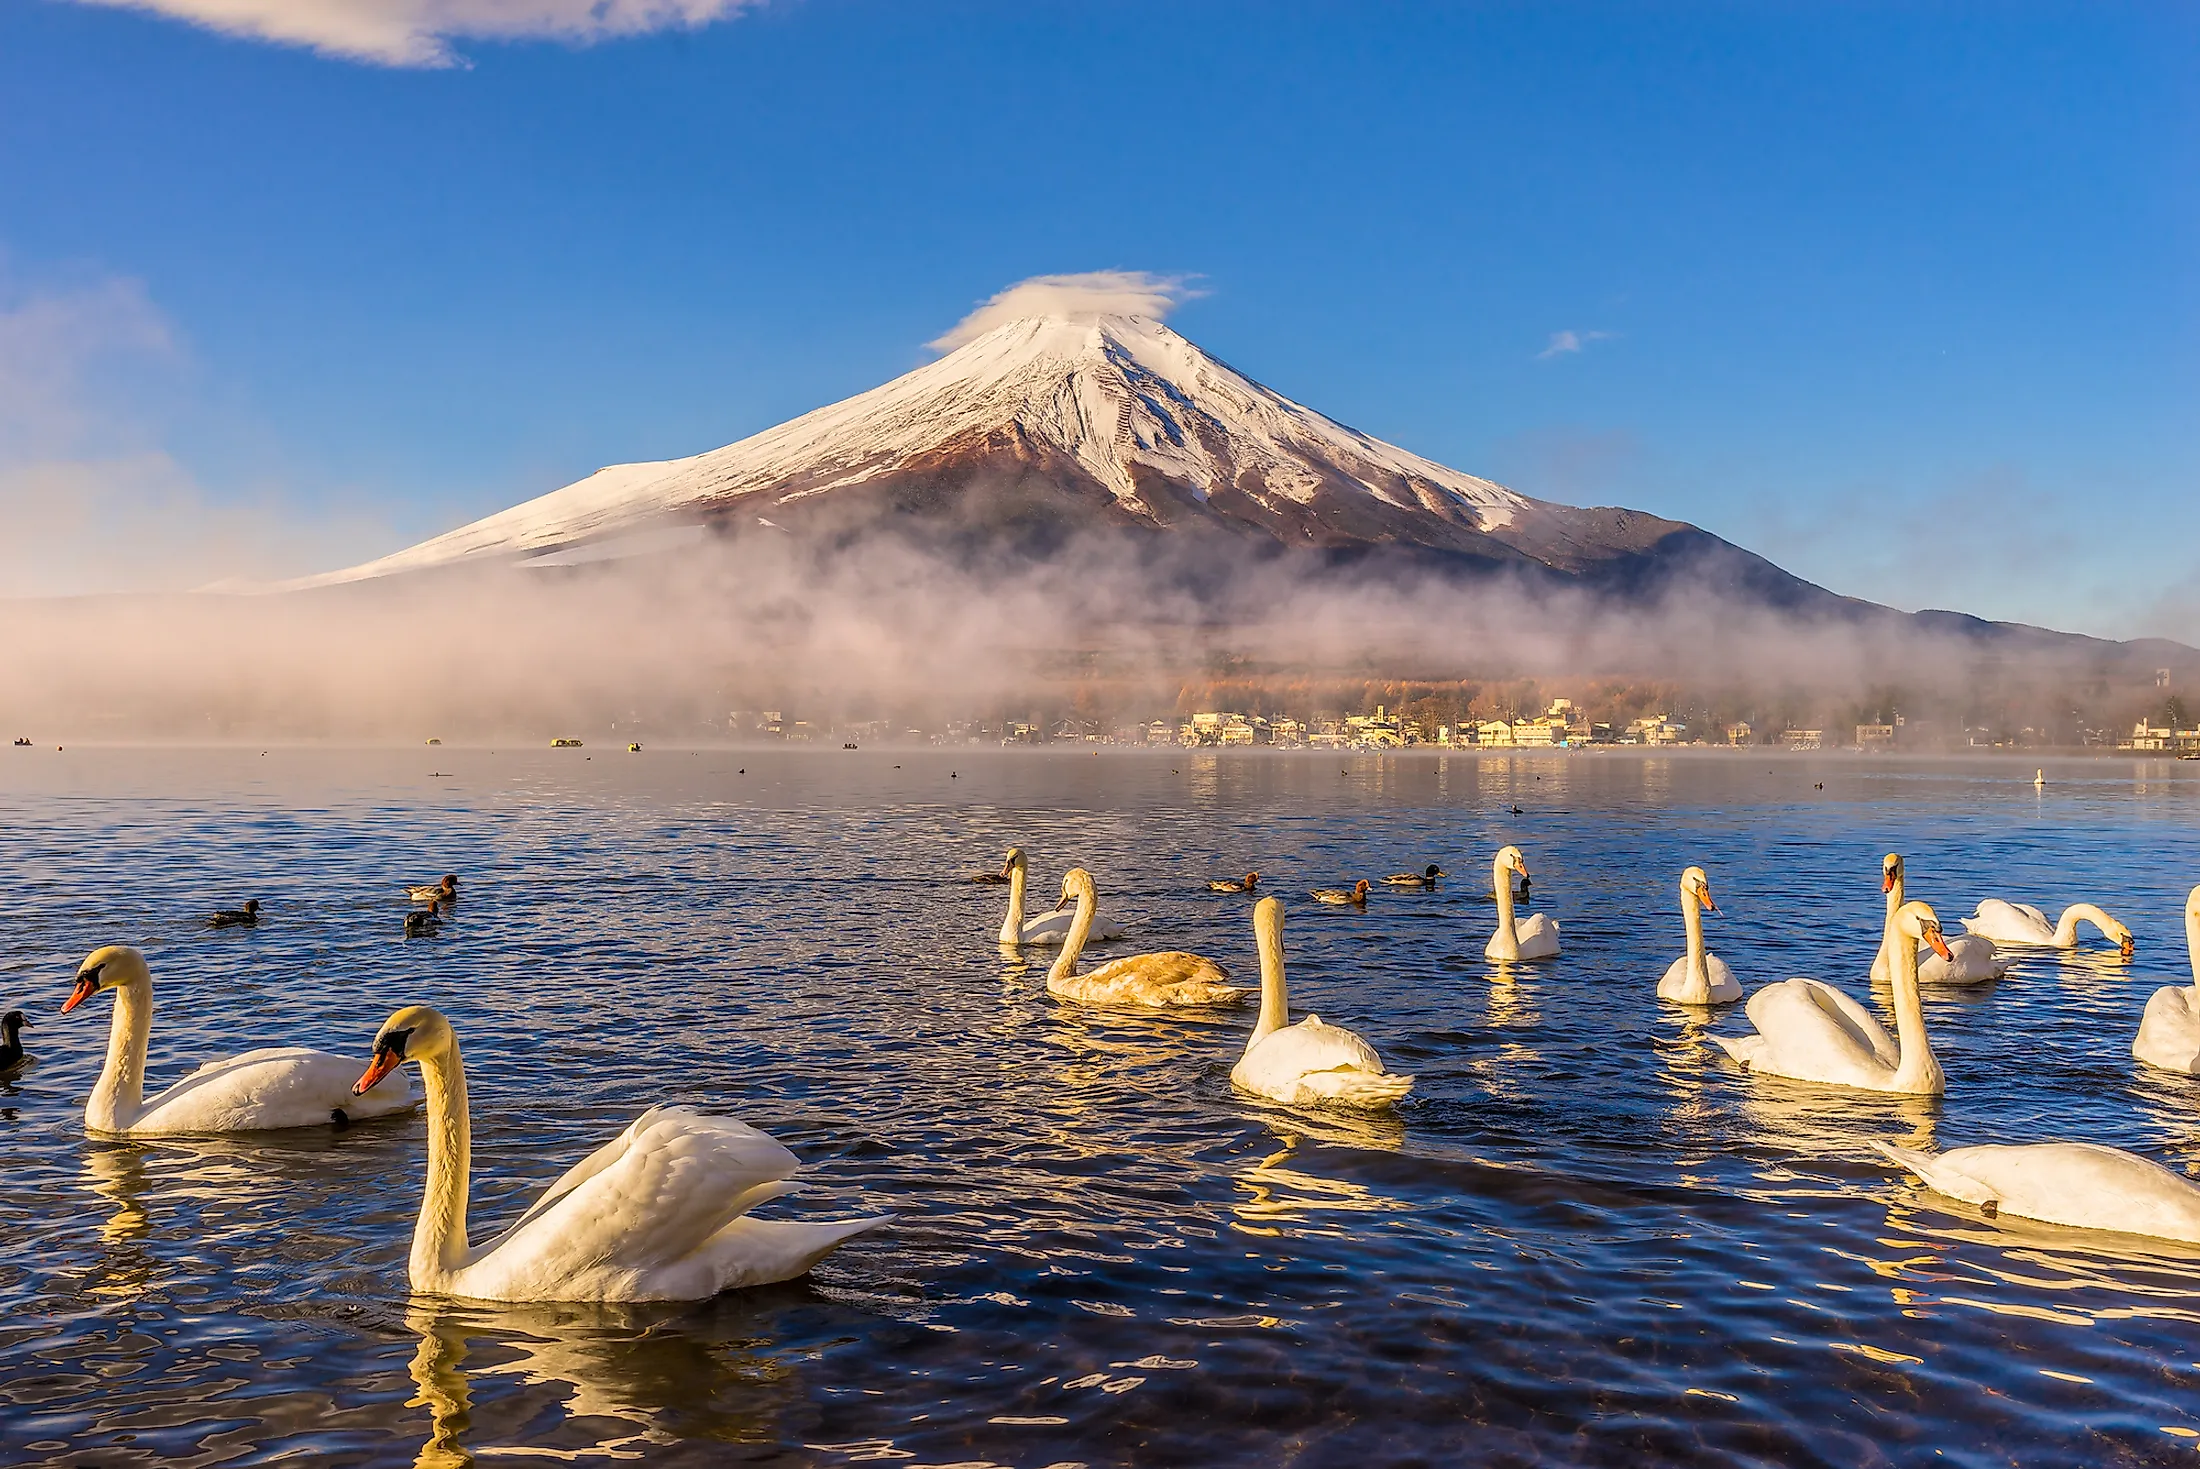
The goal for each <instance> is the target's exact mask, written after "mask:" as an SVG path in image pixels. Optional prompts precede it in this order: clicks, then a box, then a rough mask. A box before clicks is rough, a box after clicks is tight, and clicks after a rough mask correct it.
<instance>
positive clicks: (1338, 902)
mask: <svg viewBox="0 0 2200 1469" xmlns="http://www.w3.org/2000/svg"><path fill="white" fill-rule="evenodd" d="M1371 891H1372V889H1370V888H1369V887H1368V885H1367V879H1366V878H1364V877H1363V878H1361V879H1360V880H1359V881H1358V882H1356V883H1354V884H1352V886H1351V887H1349V888H1316V889H1314V891H1313V893H1312V894H1311V895H1310V896H1312V898H1313V899H1314V901H1315V902H1317V903H1327V904H1329V905H1330V906H1332V907H1336V908H1343V907H1354V908H1365V907H1366V906H1367V895H1368V893H1369V892H1371Z"/></svg>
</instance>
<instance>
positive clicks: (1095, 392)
mask: <svg viewBox="0 0 2200 1469" xmlns="http://www.w3.org/2000/svg"><path fill="white" fill-rule="evenodd" d="M1003 442H1009V443H1013V444H1014V445H1016V447H1017V450H1018V452H1019V453H1022V454H1024V455H1026V456H1027V457H1030V456H1033V455H1037V456H1040V457H1045V458H1049V459H1054V460H1059V461H1067V462H1068V463H1069V464H1071V465H1074V466H1075V469H1076V471H1077V472H1079V473H1081V474H1082V475H1084V476H1089V478H1090V479H1091V480H1092V481H1093V482H1095V483H1096V484H1098V485H1100V486H1102V487H1104V488H1105V490H1106V491H1107V492H1108V493H1109V494H1111V495H1112V496H1113V497H1114V504H1115V508H1116V510H1117V511H1118V512H1119V513H1120V514H1121V515H1122V516H1124V517H1127V518H1129V519H1130V520H1132V521H1134V522H1136V521H1146V522H1152V523H1155V524H1165V523H1168V516H1169V514H1170V507H1167V506H1162V505H1157V504H1155V503H1153V502H1152V499H1151V496H1150V494H1149V491H1148V487H1149V486H1150V485H1151V484H1152V483H1153V482H1154V481H1155V480H1156V479H1158V480H1159V481H1162V482H1164V483H1166V484H1167V485H1169V486H1171V487H1173V488H1174V489H1176V490H1178V491H1181V492H1183V493H1187V494H1189V495H1190V496H1191V497H1193V499H1194V500H1195V501H1197V502H1201V503H1204V502H1205V500H1206V499H1207V498H1208V497H1209V496H1211V495H1213V494H1215V493H1216V492H1218V491H1224V490H1228V491H1231V492H1234V493H1233V503H1239V504H1244V503H1245V502H1247V501H1249V502H1250V504H1249V505H1248V506H1247V509H1248V510H1250V511H1251V513H1253V514H1256V515H1261V516H1264V517H1267V518H1269V519H1270V520H1271V521H1272V522H1273V524H1272V525H1271V529H1272V530H1274V532H1275V533H1276V534H1278V535H1279V536H1280V535H1282V534H1283V532H1282V530H1281V529H1277V527H1279V526H1281V525H1282V524H1284V523H1285V522H1289V523H1290V524H1292V525H1294V526H1299V525H1302V523H1303V522H1305V521H1306V519H1307V518H1308V516H1309V515H1310V514H1311V511H1310V507H1312V506H1313V505H1314V503H1315V502H1316V500H1317V499H1318V498H1320V499H1322V500H1324V503H1330V504H1333V503H1334V502H1335V501H1336V500H1337V498H1338V497H1339V496H1340V495H1341V496H1343V497H1345V498H1347V499H1350V498H1351V497H1354V496H1364V497H1365V503H1364V506H1361V507H1357V508H1360V509H1364V510H1365V511H1366V512H1368V513H1370V514H1372V515H1374V516H1376V517H1377V519H1376V520H1375V521H1373V522H1371V523H1373V524H1376V525H1378V526H1380V527H1381V528H1382V529H1381V531H1380V533H1379V534H1380V536H1381V538H1384V539H1410V540H1415V541H1427V542H1428V543H1430V544H1445V545H1450V544H1455V543H1460V542H1466V541H1473V542H1479V541H1482V540H1483V539H1484V538H1485V537H1494V539H1495V540H1496V541H1499V542H1502V543H1503V544H1504V545H1506V546H1513V547H1523V546H1526V545H1530V544H1532V543H1540V542H1550V543H1554V544H1565V543H1572V542H1575V541H1578V540H1579V539H1580V537H1581V535H1582V534H1583V526H1582V525H1580V524H1578V523H1576V521H1575V517H1578V516H1579V515H1580V512H1574V511H1570V510H1568V509H1566V507H1562V506H1555V505H1547V504H1545V503H1544V502H1541V501H1536V500H1531V499H1529V498H1528V497H1526V496H1524V495H1519V494H1516V493H1514V492H1513V491H1511V490H1508V489H1506V488H1504V487H1503V486H1501V485H1497V484H1493V483H1491V482H1490V481H1488V480H1485V479H1478V478H1476V477H1475V476H1473V475H1468V474H1461V473H1459V472H1458V471H1457V470H1453V469H1448V468H1446V467H1445V466H1443V465H1441V464H1437V463H1435V462H1433V461H1432V460H1428V459H1424V458H1422V457H1421V456H1420V455H1418V454H1412V453H1408V452H1407V451H1406V450H1403V449H1400V448H1397V447H1395V446H1393V445H1390V444H1386V443H1384V442H1382V441H1381V440H1379V439H1374V438H1370V437H1368V436H1367V435H1366V434H1362V433H1359V432H1357V431H1355V430H1353V429H1349V428H1346V427H1344V426H1343V425H1342V424H1339V423H1336V422H1333V421H1332V420H1330V419H1328V418H1325V417H1323V416H1322V415H1321V414H1319V413H1316V412H1314V411H1313V410H1312V409H1309V408H1305V407H1302V406H1301V405H1299V404H1297V403H1294V402H1292V401H1291V400H1290V399H1288V398H1285V397H1283V396H1282V395H1281V394H1278V393H1275V392H1273V391H1271V390H1269V389H1268V388H1265V387H1263V386H1261V385H1260V384H1259V383H1257V382H1254V381H1253V380H1252V379H1251V378H1248V377H1246V376H1244V375H1243V374H1242V373H1239V372H1237V371H1236V370H1235V369H1233V368H1231V367H1229V366H1228V365H1226V364H1224V363H1223V362H1221V361H1219V360H1218V359H1216V358H1214V357H1211V356H1209V355H1208V354H1207V353H1206V352H1204V351H1202V350H1200V348H1198V347H1197V346H1195V345H1193V344H1192V343H1191V342H1189V341H1187V340H1185V339H1184V338H1183V337H1181V336H1179V335H1178V334H1177V333H1175V332H1173V331H1171V330H1170V329H1169V328H1167V327H1166V326H1163V325H1162V324H1161V323H1159V322H1157V321H1153V320H1149V319H1147V318H1145V317H1136V316H1108V315H1103V316H1097V317H1095V316H1083V317H1077V318H1066V317H1055V316H1045V317H1029V318H1025V319H1023V320H1019V321H1013V322H1010V323H1008V324H1006V325H1004V326H1001V327H998V328H996V329H994V330H993V331H990V332H988V333H986V334H985V335H983V336H981V337H979V338H977V339H976V340H974V341H971V342H969V343H968V344H966V345H964V346H962V347H960V348H958V349H957V350H955V351H954V352H951V353H949V354H948V355H947V356H945V357H943V358H941V359H940V360H939V361H937V362H935V363H932V364H931V365H929V366H927V367H921V368H919V369H917V370H916V371H914V372H911V373H908V374H906V375H904V376H902V377H899V378H896V379H894V380H893V381H892V382H889V383H887V384H885V385H883V386H881V387H877V388H873V389H872V390H871V391H869V392H867V393H860V394H858V395H856V396H855V397H853V398H848V399H846V400H844V401H842V402H839V403H835V404H832V405H830V406H828V407H825V408H820V409H818V410H816V411H815V412H812V413H806V414H804V415H802V416H801V417H800V418H796V419H793V420H791V421H789V422H787V423H783V424H781V425H779V426H778V427H776V428H771V429H766V430H765V431H764V432H762V433H760V434H755V435H752V436H751V437H749V438H746V439H743V440H741V441H740V442H738V443H735V444H730V445H728V446H726V447H725V448H723V449H715V450H712V451H711V452H709V453H707V454H698V455H695V456H694V457H692V458H688V459H669V460H664V461H661V462H658V463H649V464H619V465H613V466H612V467H610V468H608V469H601V470H598V471H597V472H596V473H594V474H592V475H590V476H589V477H588V478H586V479H584V480H581V481H579V482H577V483H575V484H571V485H568V486H566V487H565V488H564V489H561V490H555V491H552V492H551V493H550V494H547V495H544V496H542V497H540V498H539V499H535V500H530V501H528V502H526V503H525V504H522V505H517V506H514V507H513V508H512V509H510V510H506V511H503V512H501V513H499V514H496V515H491V516H489V517H487V518H486V519H483V520H478V521H475V522H474V523H473V524H471V525H467V526H462V527H460V528H459V529H457V530H454V531H451V532H449V533H448V534H445V535H441V536H437V537H435V538H434V539H432V540H429V541H424V542H422V543H421V544H419V545H417V546H413V547H411V548H410V549H407V550H404V551H400V552H397V553H396V554H394V555H391V556H385V557H383V558H382V559H380V560H378V561H371V562H368V563H366V564H365V565H362V566H357V567H353V568H351V569H350V570H348V571H339V572H332V573H329V574H327V575H324V576H318V577H311V578H307V579H305V580H303V581H300V582H294V583H291V584H290V585H291V586H293V587H305V586H320V585H328V584H332V583H336V582H345V581H356V580H361V579H365V578H369V577H378V576H386V575H390V574H393V573H397V572H404V571H412V570H420V569H426V568H429V567H436V566H444V565H449V564H452V563H457V562H463V561H469V560H475V559H484V560H501V559H512V558H523V559H532V558H535V557H538V556H542V555H544V554H547V553H553V552H559V551H564V550H566V549H568V548H571V547H573V546H575V545H577V544H581V543H586V542H590V541H595V540H599V539H602V538H606V537H612V536H617V535H621V534H624V533H627V532H631V531H636V530H640V529H643V528H645V527H648V526H651V525H662V524H667V523H671V524H678V523H682V522H687V523H702V522H704V521H707V520H709V519H710V518H712V517H713V516H714V515H720V514H724V513H726V512H727V511H728V510H729V509H730V508H732V507H733V505H734V503H735V502H744V503H743V508H745V509H746V508H753V509H755V510H756V511H757V512H758V513H759V514H761V513H764V512H766V511H768V510H769V509H770V508H772V507H776V506H795V505H797V504H798V503H799V502H802V501H804V500H810V499H813V498H814V497H817V496H822V495H828V494H831V493H832V492H833V491H834V490H837V489H842V488H844V487H848V486H855V485H864V484H875V483H879V482H882V481H888V480H891V479H892V478H893V477H894V476H895V475H896V474H897V473H900V472H903V471H904V470H907V469H909V468H910V467H911V466H914V465H920V464H922V465H924V466H926V467H927V468H933V469H936V467H937V464H938V462H939V461H940V459H941V457H942V456H943V455H945V456H948V457H950V458H951V457H952V456H953V455H954V454H956V453H957V452H959V451H958V448H957V446H970V445H977V444H987V443H991V444H999V443H1003ZM752 497H753V498H752ZM1345 508H1346V509H1347V510H1348V511H1349V510H1351V509H1353V508H1355V507H1352V506H1347V507H1345ZM1241 518H1243V517H1242V516H1241ZM1643 520H1644V521H1646V522H1651V523H1654V524H1656V525H1661V526H1662V525H1669V524H1670V522H1656V521H1652V518H1650V517H1643ZM1418 524H1426V525H1427V527H1428V529H1429V531H1430V532H1431V533H1432V534H1434V535H1435V537H1436V539H1434V540H1428V538H1427V537H1424V536H1422V535H1420V534H1417V533H1415V531H1414V530H1413V529H1412V528H1413V527H1414V526H1415V525H1418ZM1400 525H1404V526H1405V527H1407V529H1406V530H1405V531H1404V532H1403V533H1401V532H1399V531H1398V530H1397V529H1396V527H1398V526H1400ZM1300 533H1303V534H1307V535H1309V536H1311V535H1312V532H1311V531H1303V530H1302V531H1301V532H1300Z"/></svg>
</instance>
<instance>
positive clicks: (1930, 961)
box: [1917, 933, 2009, 984]
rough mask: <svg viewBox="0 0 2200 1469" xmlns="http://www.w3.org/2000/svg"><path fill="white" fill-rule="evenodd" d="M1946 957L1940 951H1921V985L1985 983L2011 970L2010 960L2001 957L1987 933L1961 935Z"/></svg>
mask: <svg viewBox="0 0 2200 1469" xmlns="http://www.w3.org/2000/svg"><path fill="white" fill-rule="evenodd" d="M1948 955H1949V957H1948V958H1946V959H1943V958H1941V957H1940V956H1939V955H1938V954H1930V953H1928V954H1920V955H1919V956H1918V964H1917V978H1918V982H1919V983H1920V984H1984V983H1985V982H1986V981H1988V980H1993V979H2000V978H2001V977H2002V976H2003V975H2005V974H2007V973H2008V972H2009V961H2008V960H2006V959H2004V958H2002V957H2000V951H1999V950H1998V949H1997V948H1996V947H1995V945H1994V941H1993V940H1992V939H1990V938H1988V937H1986V936H1985V935H1984V934H1977V933H1971V934H1961V935H1959V936H1957V937H1955V938H1952V939H1949V940H1948Z"/></svg>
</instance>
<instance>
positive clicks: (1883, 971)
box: [1872, 852, 2009, 985]
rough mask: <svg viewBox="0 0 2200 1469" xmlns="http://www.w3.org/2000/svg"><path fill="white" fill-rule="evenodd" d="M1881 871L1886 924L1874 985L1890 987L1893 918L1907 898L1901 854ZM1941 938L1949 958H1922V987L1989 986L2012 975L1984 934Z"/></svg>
mask: <svg viewBox="0 0 2200 1469" xmlns="http://www.w3.org/2000/svg"><path fill="white" fill-rule="evenodd" d="M1879 870H1880V878H1879V890H1880V891H1881V892H1883V893H1885V894H1886V895H1887V922H1886V926H1885V927H1884V929H1883V930H1882V931H1881V933H1880V936H1879V952H1878V954H1877V955H1875V956H1874V957H1873V959H1872V983H1873V984H1891V983H1892V982H1893V978H1894V959H1893V957H1892V955H1893V954H1894V943H1895V938H1894V915H1895V914H1896V913H1897V912H1899V911H1901V908H1902V903H1903V898H1904V889H1903V885H1902V876H1903V870H1902V854H1901V853H1899V852H1889V853H1888V854H1887V855H1886V856H1885V857H1884V858H1883V859H1882V860H1881V862H1880V864H1879ZM1941 937H1942V938H1943V939H1945V940H1946V942H1947V945H1948V957H1947V958H1945V959H1943V958H1941V957H1940V955H1938V954H1921V955H1919V956H1918V958H1919V963H1918V966H1917V981H1918V983H1919V984H1937V985H1972V984H1990V983H1992V982H1993V981H1994V980H1997V979H2001V978H2003V977H2004V976H2006V975H2007V974H2008V973H2009V961H2008V959H2006V958H2004V957H2003V956H2002V954H2001V951H2000V949H1999V948H1998V947H1997V946H1996V945H1995V943H1994V941H1993V940H1992V939H1990V938H1987V937H1986V936H1985V935H1984V934H1976V933H1966V934H1958V935H1957V936H1956V937H1954V938H1952V939H1951V938H1948V937H1947V935H1945V934H1943V935H1941Z"/></svg>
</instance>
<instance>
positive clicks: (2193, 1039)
mask: <svg viewBox="0 0 2200 1469" xmlns="http://www.w3.org/2000/svg"><path fill="white" fill-rule="evenodd" d="M2194 999H2195V996H2194V992H2193V987H2192V986H2189V985H2182V984H2172V985H2164V986H2163V987H2162V988H2161V989H2158V990H2156V991H2155V992H2154V997H2153V998H2152V999H2150V1000H2148V1001H2147V1013H2146V1014H2145V1016H2144V1017H2142V1018H2141V1019H2140V1021H2139V1034H2138V1036H2137V1037H2136V1038H2135V1039H2133V1041H2132V1042H2131V1054H2132V1055H2133V1056H2135V1057H2137V1058H2138V1059H2139V1060H2141V1061H2144V1062H2146V1063H2147V1065H2149V1066H2159V1067H2160V1068H2161V1069H2162V1070H2164V1071H2182V1072H2184V1073H2186V1074H2187V1075H2193V1074H2196V1073H2200V1006H2196V1005H2195V1003H2194Z"/></svg>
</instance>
